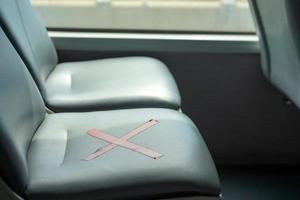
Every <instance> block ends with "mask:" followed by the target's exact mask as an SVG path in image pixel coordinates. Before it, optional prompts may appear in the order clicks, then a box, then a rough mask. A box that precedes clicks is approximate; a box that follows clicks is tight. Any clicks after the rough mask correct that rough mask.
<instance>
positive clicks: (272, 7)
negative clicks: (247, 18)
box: [250, 0, 300, 107]
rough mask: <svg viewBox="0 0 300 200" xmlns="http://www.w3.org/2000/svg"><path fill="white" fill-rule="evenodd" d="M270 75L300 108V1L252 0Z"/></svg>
mask: <svg viewBox="0 0 300 200" xmlns="http://www.w3.org/2000/svg"><path fill="white" fill-rule="evenodd" d="M250 5H251V9H252V11H253V14H254V16H255V21H256V24H257V28H258V33H259V37H260V45H261V54H262V66H263V71H264V74H265V75H266V77H267V78H268V79H269V80H270V81H271V82H272V83H273V84H274V85H275V86H276V87H277V88H279V89H280V90H281V91H282V92H283V93H284V94H286V95H287V96H288V97H289V98H290V99H291V100H292V101H293V102H294V103H295V104H296V105H297V106H298V107H300V54H299V52H300V46H299V45H300V42H299V38H300V24H299V17H300V13H299V9H300V2H299V1H294V0H264V1H260V0H251V1H250Z"/></svg>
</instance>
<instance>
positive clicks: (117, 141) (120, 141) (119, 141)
mask: <svg viewBox="0 0 300 200" xmlns="http://www.w3.org/2000/svg"><path fill="white" fill-rule="evenodd" d="M157 123H158V121H157V120H154V119H151V120H149V121H147V122H145V123H144V124H142V125H141V126H139V127H137V128H135V129H133V130H132V131H130V132H128V133H127V134H125V135H124V136H122V137H120V138H118V137H115V136H111V135H109V134H107V133H104V132H102V131H98V130H96V129H92V130H89V131H88V132H87V133H88V135H90V136H92V137H96V138H98V139H101V140H104V141H106V142H108V143H110V144H108V145H106V146H104V147H102V148H99V149H97V150H96V151H95V152H94V153H92V154H91V155H89V156H87V157H86V158H84V160H86V161H89V160H93V159H95V158H97V157H98V156H101V155H103V154H105V153H106V152H108V151H110V150H112V149H113V148H115V147H118V146H120V147H124V148H127V149H130V150H132V151H135V152H137V153H141V154H143V155H146V156H148V157H150V158H153V159H157V158H159V157H161V156H162V154H160V153H157V152H155V151H153V150H151V149H148V148H146V147H142V146H140V145H137V144H134V143H132V142H129V141H128V139H130V138H132V137H134V136H136V135H137V134H139V133H141V132H142V131H144V130H146V129H148V128H150V127H152V126H154V125H156V124H157Z"/></svg>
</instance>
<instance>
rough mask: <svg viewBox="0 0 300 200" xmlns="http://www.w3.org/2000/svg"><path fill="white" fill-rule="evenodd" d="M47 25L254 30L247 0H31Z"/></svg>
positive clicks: (203, 30)
mask: <svg viewBox="0 0 300 200" xmlns="http://www.w3.org/2000/svg"><path fill="white" fill-rule="evenodd" d="M31 2H32V4H33V6H34V7H35V8H36V9H37V10H38V12H39V13H40V14H41V16H42V19H43V20H44V22H45V23H46V25H47V26H48V28H56V29H57V28H58V29H87V30H102V31H141V32H149V31H151V32H152V31H155V32H158V31H163V32H206V33H210V32H223V33H224V32H225V33H226V32H227V33H232V32H234V33H254V32H255V28H254V24H253V21H252V17H251V12H250V10H249V5H248V2H247V0H31Z"/></svg>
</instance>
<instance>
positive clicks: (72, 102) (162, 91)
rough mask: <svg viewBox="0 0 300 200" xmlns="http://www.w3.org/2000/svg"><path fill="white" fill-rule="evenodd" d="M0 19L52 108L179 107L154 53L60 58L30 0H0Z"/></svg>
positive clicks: (165, 71)
mask: <svg viewBox="0 0 300 200" xmlns="http://www.w3.org/2000/svg"><path fill="white" fill-rule="evenodd" d="M0 24H1V26H2V27H3V29H4V31H5V32H6V34H7V36H8V37H9V39H10V40H11V42H12V43H13V45H14V46H15V48H16V49H17V51H18V53H19V54H20V56H21V57H22V59H23V60H24V62H25V64H26V66H27V67H28V69H29V71H30V72H31V74H32V76H33V78H34V80H35V81H36V83H37V85H38V87H39V89H40V91H41V93H42V96H43V98H44V99H45V102H46V104H47V106H48V107H49V108H50V109H52V110H54V111H93V110H106V109H120V108H140V107H161V108H172V109H179V108H180V105H181V100H180V94H179V91H178V88H177V85H176V83H175V80H174V78H173V77H172V75H171V73H170V72H169V70H168V69H167V67H166V66H165V65H164V64H163V63H161V62H160V61H158V60H156V59H154V58H144V57H130V58H116V59H105V60H94V61H87V62H70V63H62V64H58V58H57V54H56V50H55V48H54V45H53V43H52V41H51V39H50V38H49V36H48V34H47V31H46V29H45V27H44V25H43V24H42V23H41V21H40V20H39V17H38V16H37V15H36V13H35V11H34V10H33V8H32V7H31V5H30V3H29V1H28V0H1V1H0Z"/></svg>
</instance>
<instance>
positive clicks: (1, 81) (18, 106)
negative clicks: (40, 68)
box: [0, 29, 46, 192]
mask: <svg viewBox="0 0 300 200" xmlns="http://www.w3.org/2000/svg"><path fill="white" fill-rule="evenodd" d="M18 58H19V57H18V54H17V52H15V50H14V49H13V47H12V46H11V45H10V43H9V41H8V39H7V38H6V37H4V33H3V31H2V29H0V174H1V176H2V177H3V178H4V179H5V181H7V183H8V184H9V185H11V186H12V187H13V188H14V189H15V190H16V191H17V192H21V191H23V190H24V189H25V187H26V185H27V182H28V176H29V174H28V169H27V150H28V147H29V145H30V142H31V138H32V136H33V134H34V132H35V131H36V129H37V128H38V126H39V125H40V124H41V122H42V120H43V118H44V116H45V113H46V110H45V107H44V103H43V100H42V98H41V96H40V94H39V92H38V89H37V87H36V86H35V84H34V81H33V80H32V78H31V76H30V74H29V72H28V71H27V69H26V68H25V66H24V64H23V63H22V61H21V59H18Z"/></svg>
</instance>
